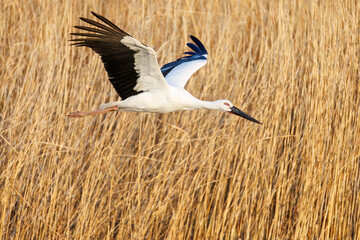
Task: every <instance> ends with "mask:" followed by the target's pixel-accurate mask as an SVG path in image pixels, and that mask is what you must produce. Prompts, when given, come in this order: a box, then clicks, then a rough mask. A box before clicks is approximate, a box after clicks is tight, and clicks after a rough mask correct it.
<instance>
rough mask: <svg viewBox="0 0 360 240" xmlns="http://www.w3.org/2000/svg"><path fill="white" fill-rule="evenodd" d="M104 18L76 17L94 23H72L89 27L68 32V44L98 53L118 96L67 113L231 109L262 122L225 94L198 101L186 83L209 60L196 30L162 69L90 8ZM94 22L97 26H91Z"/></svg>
mask: <svg viewBox="0 0 360 240" xmlns="http://www.w3.org/2000/svg"><path fill="white" fill-rule="evenodd" d="M91 13H92V14H93V15H94V16H95V17H96V18H98V19H99V20H100V21H102V23H100V22H96V21H94V20H91V19H87V18H82V17H80V19H81V20H82V21H84V22H86V23H88V24H90V25H92V26H93V27H86V26H74V27H75V28H77V29H80V30H85V31H87V32H80V33H71V35H74V36H78V37H80V38H76V39H72V40H70V41H73V42H74V43H73V44H72V45H75V46H78V47H81V46H85V47H89V48H91V49H92V50H94V51H95V52H96V53H98V54H99V55H100V56H101V60H102V61H103V63H104V66H105V69H106V71H107V73H108V77H109V80H110V82H111V83H112V85H113V86H114V88H115V90H116V92H117V93H118V94H119V96H120V97H121V101H117V102H111V103H106V104H102V105H101V106H100V109H99V110H97V111H92V112H79V111H77V112H73V113H70V114H69V115H68V116H69V117H84V116H88V115H97V114H102V113H107V112H111V111H134V112H158V113H167V112H172V111H177V110H197V109H211V110H218V111H222V112H227V113H232V114H235V115H238V116H241V117H243V118H245V119H247V120H250V121H252V122H255V123H259V124H261V123H260V122H259V121H258V120H256V119H254V118H253V117H251V116H249V115H248V114H246V113H244V112H242V111H241V110H240V109H238V108H237V107H235V106H234V105H233V104H232V103H231V102H230V101H229V100H217V101H201V100H199V99H197V98H195V97H194V96H192V95H191V94H190V93H189V92H188V91H186V90H185V89H184V86H185V84H186V82H187V81H188V80H189V78H190V77H191V75H192V74H193V73H195V72H196V71H197V70H198V69H199V68H201V67H202V66H204V65H205V64H206V62H207V54H208V53H207V51H206V49H205V47H204V45H203V44H202V43H201V42H200V40H199V39H197V38H196V37H194V36H190V38H191V39H192V40H193V42H194V43H195V44H194V43H187V46H188V47H190V48H191V49H192V50H193V51H188V52H185V53H184V54H186V55H185V56H183V57H181V58H179V59H178V60H176V61H174V62H170V63H168V64H165V65H164V66H163V67H162V68H161V69H160V67H159V65H158V62H157V59H156V53H155V51H154V50H153V49H152V48H150V47H148V46H146V45H145V44H142V43H141V42H139V41H138V40H136V39H135V38H133V37H132V36H131V35H130V34H128V33H126V32H124V31H123V30H121V29H120V28H118V27H117V26H116V25H115V24H114V23H112V22H111V21H109V20H108V19H106V18H105V17H103V16H101V15H99V14H97V13H94V12H91ZM94 27H96V28H94Z"/></svg>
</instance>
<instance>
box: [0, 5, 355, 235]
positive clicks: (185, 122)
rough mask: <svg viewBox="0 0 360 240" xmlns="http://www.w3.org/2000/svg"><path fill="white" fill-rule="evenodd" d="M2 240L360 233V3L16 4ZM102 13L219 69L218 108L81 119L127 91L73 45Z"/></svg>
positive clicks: (213, 83) (7, 40) (6, 84)
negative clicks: (84, 22) (204, 54)
mask: <svg viewBox="0 0 360 240" xmlns="http://www.w3.org/2000/svg"><path fill="white" fill-rule="evenodd" d="M0 7H1V14H0V57H1V58H0V62H1V64H0V79H1V87H0V154H1V157H0V196H1V199H0V224H1V228H0V236H2V239H351V238H353V239H355V238H359V235H360V223H359V220H360V219H359V217H360V212H359V203H360V202H359V197H360V193H359V184H360V180H359V177H360V176H359V169H360V164H359V163H360V124H359V118H360V114H359V105H360V84H359V69H360V66H359V65H360V63H359V62H360V60H359V59H360V56H359V51H360V44H359V42H360V30H359V29H360V4H359V3H358V2H357V1H356V0H352V1H350V0H337V1H335V0H334V1H310V0H298V1H283V0H278V1H270V0H269V1H265V0H256V1H251V0H248V1H223V0H214V1H205V0H204V1H197V0H184V1H182V0H181V1H180V0H170V1H160V0H154V1H114V0H112V1H106V2H103V3H102V2H101V1H85V2H83V1H62V2H61V1H45V0H32V1H20V0H0ZM90 10H93V11H95V12H98V13H100V14H102V15H104V16H106V17H108V18H109V19H110V20H112V21H113V22H115V23H116V24H117V25H118V26H119V27H121V28H123V29H124V30H126V31H128V32H129V33H131V34H132V35H133V36H135V37H136V38H137V39H139V40H140V41H142V42H143V43H145V44H147V45H149V46H152V47H154V49H155V50H157V54H158V60H159V63H160V65H163V64H165V63H166V62H169V61H172V60H174V59H176V58H178V57H180V56H181V53H182V52H183V51H185V50H186V46H185V43H186V41H189V35H190V34H193V35H195V36H197V37H198V38H199V39H201V40H202V41H203V42H204V44H205V46H206V47H207V49H208V52H209V61H208V64H207V65H206V66H205V67H204V68H202V69H201V70H200V71H199V72H198V73H196V74H195V75H194V76H193V78H192V79H191V80H190V82H189V83H188V85H187V89H188V90H189V91H190V92H191V93H192V94H193V95H194V96H196V97H199V98H201V99H206V100H215V99H220V98H228V99H230V100H231V101H232V102H233V103H234V104H235V105H236V106H239V107H240V109H242V110H244V111H245V112H247V113H249V114H251V115H252V116H254V117H255V118H256V119H259V120H260V121H262V122H263V123H264V124H263V125H262V126H259V125H256V124H253V123H251V122H249V121H246V120H244V119H241V118H238V117H235V116H232V115H228V114H224V113H220V112H210V111H195V112H187V111H183V112H175V113H170V114H150V113H124V112H119V113H114V114H108V115H106V116H97V117H89V118H84V119H68V118H67V117H66V114H67V113H69V112H72V111H75V110H94V109H96V108H97V107H98V106H99V105H100V104H101V103H105V102H109V101H114V100H116V99H117V95H116V92H115V91H114V90H113V89H112V86H111V85H110V83H109V82H108V81H107V80H106V73H105V71H104V69H103V66H102V63H101V61H100V59H99V57H98V56H97V55H96V54H95V53H93V52H91V51H90V50H89V49H84V48H75V47H70V46H69V42H68V40H69V39H70V36H69V33H70V32H71V31H74V29H73V28H72V26H73V25H79V24H80V21H79V19H78V17H79V16H84V17H92V16H91V14H90Z"/></svg>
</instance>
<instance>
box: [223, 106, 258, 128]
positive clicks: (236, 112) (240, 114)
mask: <svg viewBox="0 0 360 240" xmlns="http://www.w3.org/2000/svg"><path fill="white" fill-rule="evenodd" d="M230 109H231V112H230V113H232V114H235V115H238V116H240V117H243V118H245V119H247V120H249V121H252V122H254V123H258V124H262V123H261V122H259V121H258V120H256V119H255V118H252V117H251V116H249V115H247V114H246V113H244V112H243V111H241V110H240V109H238V108H237V107H235V106H232V107H231V108H230Z"/></svg>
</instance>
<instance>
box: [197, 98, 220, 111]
mask: <svg viewBox="0 0 360 240" xmlns="http://www.w3.org/2000/svg"><path fill="white" fill-rule="evenodd" d="M199 105H200V106H199V109H210V110H219V106H218V104H217V103H216V101H201V100H200V102H199Z"/></svg>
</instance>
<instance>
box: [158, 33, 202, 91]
mask: <svg viewBox="0 0 360 240" xmlns="http://www.w3.org/2000/svg"><path fill="white" fill-rule="evenodd" d="M190 38H191V39H192V40H193V41H194V43H195V44H196V45H195V44H193V43H187V45H188V46H189V47H190V48H191V49H192V50H193V51H192V52H184V54H187V55H186V56H184V57H182V58H179V59H178V60H176V61H174V62H171V63H168V64H165V65H164V66H163V67H162V68H161V72H162V74H163V75H164V77H165V79H166V81H167V82H168V84H169V85H171V86H174V87H180V88H184V86H185V84H186V83H187V81H188V80H189V78H190V77H191V75H193V74H194V73H195V72H196V71H197V70H198V69H199V68H201V67H202V66H204V65H205V64H206V62H207V60H206V59H207V51H206V49H205V47H204V45H203V44H202V43H201V42H200V40H199V39H197V38H196V37H194V36H190Z"/></svg>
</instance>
